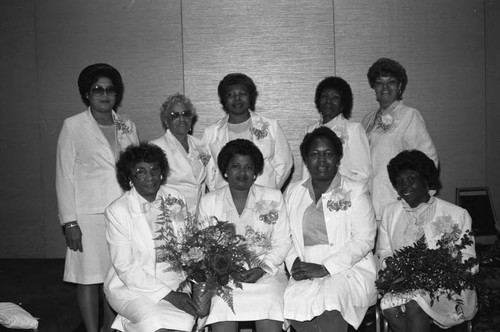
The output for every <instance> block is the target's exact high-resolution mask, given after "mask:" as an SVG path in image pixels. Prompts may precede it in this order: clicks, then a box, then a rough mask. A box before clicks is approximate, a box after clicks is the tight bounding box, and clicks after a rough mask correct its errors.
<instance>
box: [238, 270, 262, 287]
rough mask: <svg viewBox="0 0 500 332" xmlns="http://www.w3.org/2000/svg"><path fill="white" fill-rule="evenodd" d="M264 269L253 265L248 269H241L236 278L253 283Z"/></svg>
mask: <svg viewBox="0 0 500 332" xmlns="http://www.w3.org/2000/svg"><path fill="white" fill-rule="evenodd" d="M264 273H265V272H264V270H263V269H262V268H261V267H254V268H251V269H250V270H246V271H242V272H240V273H239V274H238V277H237V278H236V279H237V280H238V281H241V282H246V283H249V284H253V283H255V282H256V281H257V280H259V279H260V278H261V277H262V276H263V275H264Z"/></svg>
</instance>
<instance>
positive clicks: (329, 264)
mask: <svg viewBox="0 0 500 332" xmlns="http://www.w3.org/2000/svg"><path fill="white" fill-rule="evenodd" d="M305 181H306V180H301V181H298V182H295V183H292V184H291V185H290V187H289V188H288V189H287V191H286V193H285V201H286V204H287V210H288V215H289V220H290V230H291V232H292V242H293V247H292V249H291V250H290V253H289V254H288V257H287V258H286V260H285V263H286V265H287V267H288V270H289V271H290V270H291V268H292V266H293V263H294V262H295V259H296V258H297V257H299V258H300V259H301V260H304V233H303V228H302V224H303V215H304V211H305V210H306V208H307V207H308V206H309V205H311V204H312V203H313V199H312V198H311V195H310V194H309V191H308V190H307V188H306V187H304V186H303V183H304V182H305ZM340 188H342V189H344V190H345V191H348V192H350V199H351V207H350V208H348V209H347V210H339V211H335V210H332V211H330V210H329V209H328V208H327V201H328V200H329V199H330V195H329V193H330V192H326V193H324V194H323V195H322V197H321V200H322V204H323V213H324V217H325V222H326V230H327V236H328V242H329V246H330V253H331V255H330V256H328V257H327V258H326V259H325V260H324V261H323V262H322V263H323V265H324V266H325V267H326V269H327V270H328V272H329V273H330V275H336V274H339V273H341V274H343V275H345V276H346V280H347V282H348V283H349V286H350V288H351V289H360V288H362V289H363V292H361V293H360V294H365V295H366V294H370V295H369V296H365V297H363V298H356V299H353V302H354V303H356V305H357V306H370V305H372V304H373V303H374V302H375V301H376V293H377V292H376V289H375V279H376V275H377V267H376V261H375V258H374V257H373V255H372V252H371V250H372V249H373V246H374V243H375V234H376V232H377V225H376V222H375V218H374V214H373V208H372V205H371V203H370V199H369V197H368V190H367V189H366V186H365V185H364V184H362V183H360V182H357V181H353V180H350V179H349V178H346V177H343V176H342V177H341V185H340Z"/></svg>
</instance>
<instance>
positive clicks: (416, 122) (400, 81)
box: [361, 58, 438, 222]
mask: <svg viewBox="0 0 500 332" xmlns="http://www.w3.org/2000/svg"><path fill="white" fill-rule="evenodd" d="M367 76H368V83H369V84H370V87H371V88H372V89H373V90H374V91H375V96H376V98H377V102H378V104H379V108H378V109H376V110H374V111H373V112H370V113H368V114H367V115H366V116H365V117H364V118H363V121H361V123H362V125H363V127H364V128H365V130H366V134H367V136H368V140H369V142H370V150H371V157H372V163H373V176H372V178H371V179H370V182H369V185H370V193H371V195H372V203H373V208H374V209H375V214H376V218H377V221H378V222H380V220H381V218H382V211H383V210H384V207H385V206H386V205H388V204H389V203H392V202H395V201H396V200H397V197H398V195H397V193H396V191H395V190H394V188H393V187H392V184H391V181H389V175H388V174H387V164H388V163H389V161H390V160H391V159H392V158H394V157H395V156H396V155H397V154H398V153H399V152H401V151H403V150H407V149H417V150H420V151H422V152H423V153H425V154H426V155H428V156H429V158H431V159H432V160H433V161H434V164H435V165H436V167H437V166H438V154H437V150H436V147H435V146H434V143H433V142H432V138H431V135H430V134H429V132H428V131H427V127H426V125H425V121H424V118H423V117H422V115H421V114H420V112H419V111H418V110H416V109H414V108H411V107H408V106H406V105H405V104H404V103H403V101H402V99H403V93H404V92H405V89H406V85H407V83H408V76H407V75H406V70H405V69H404V67H403V66H402V65H401V64H400V63H399V62H397V61H394V60H392V59H387V58H380V59H378V60H377V61H375V63H374V64H373V65H372V66H371V67H370V69H369V70H368V74H367Z"/></svg>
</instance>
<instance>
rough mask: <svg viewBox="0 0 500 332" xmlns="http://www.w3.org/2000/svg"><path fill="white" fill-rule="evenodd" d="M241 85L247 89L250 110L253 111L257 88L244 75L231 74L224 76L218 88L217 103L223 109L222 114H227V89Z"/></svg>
mask: <svg viewBox="0 0 500 332" xmlns="http://www.w3.org/2000/svg"><path fill="white" fill-rule="evenodd" d="M236 84H241V85H243V86H244V87H245V89H247V91H248V95H249V97H250V110H252V111H255V102H256V101H257V96H258V95H259V93H258V92H257V86H256V85H255V83H254V82H253V80H252V79H251V78H250V77H248V76H247V75H245V74H242V73H232V74H228V75H226V76H225V77H224V78H223V79H222V80H221V81H220V82H219V87H218V93H219V101H220V103H221V105H222V108H223V109H224V112H226V113H227V108H226V95H227V92H228V89H229V87H230V86H232V85H236Z"/></svg>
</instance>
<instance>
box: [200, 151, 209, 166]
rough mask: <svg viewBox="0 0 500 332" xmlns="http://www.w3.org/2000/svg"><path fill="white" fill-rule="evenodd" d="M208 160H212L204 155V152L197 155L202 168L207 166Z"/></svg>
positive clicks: (206, 154) (207, 155)
mask: <svg viewBox="0 0 500 332" xmlns="http://www.w3.org/2000/svg"><path fill="white" fill-rule="evenodd" d="M210 158H212V157H211V156H210V155H209V154H208V153H206V152H205V151H200V154H199V155H198V159H200V161H201V163H202V164H203V166H207V165H208V162H209V161H210Z"/></svg>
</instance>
